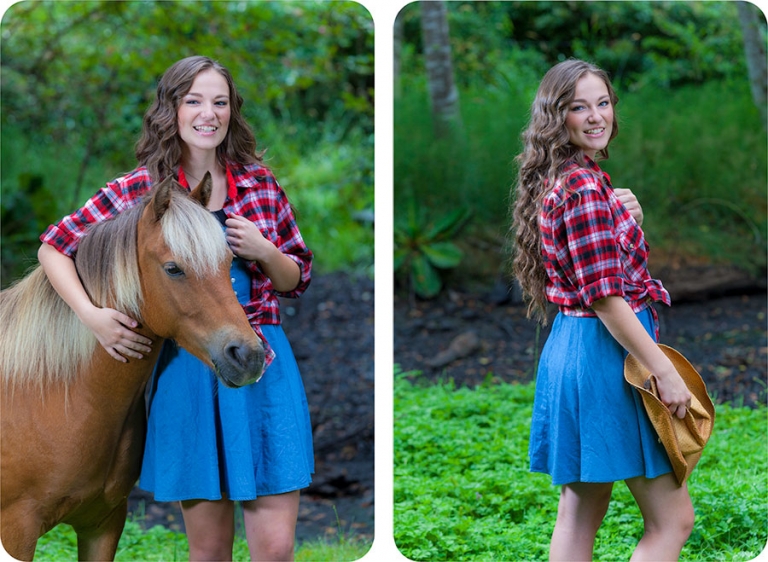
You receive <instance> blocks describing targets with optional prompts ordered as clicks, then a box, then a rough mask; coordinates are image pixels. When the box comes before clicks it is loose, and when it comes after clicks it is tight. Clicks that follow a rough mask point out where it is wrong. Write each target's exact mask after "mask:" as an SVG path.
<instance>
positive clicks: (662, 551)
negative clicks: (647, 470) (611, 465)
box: [627, 473, 694, 562]
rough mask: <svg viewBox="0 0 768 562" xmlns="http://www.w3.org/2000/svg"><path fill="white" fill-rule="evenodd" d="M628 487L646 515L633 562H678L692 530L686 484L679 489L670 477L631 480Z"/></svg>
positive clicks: (692, 514)
mask: <svg viewBox="0 0 768 562" xmlns="http://www.w3.org/2000/svg"><path fill="white" fill-rule="evenodd" d="M627 487H629V491H630V492H632V495H633V496H634V498H635V501H636V502H637V505H638V507H639V508H640V513H642V514H643V523H644V527H645V533H644V534H643V537H642V539H640V542H639V543H638V545H637V548H636V549H635V552H634V554H633V555H632V560H636V561H641V560H652V561H654V562H666V561H668V560H677V559H678V558H679V557H680V551H681V550H682V549H683V546H685V542H686V541H687V540H688V537H689V536H690V535H691V531H692V530H693V521H694V513H693V504H692V503H691V496H690V494H689V493H688V486H687V484H685V485H683V486H682V487H680V486H678V485H677V480H675V477H674V475H673V474H672V473H669V474H664V475H663V476H659V477H658V478H653V479H648V478H644V477H638V478H631V479H629V480H627Z"/></svg>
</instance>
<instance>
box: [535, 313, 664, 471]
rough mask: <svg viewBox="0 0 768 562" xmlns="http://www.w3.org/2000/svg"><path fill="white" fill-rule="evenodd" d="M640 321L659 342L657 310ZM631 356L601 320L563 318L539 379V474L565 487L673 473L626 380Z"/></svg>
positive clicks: (555, 326) (545, 354)
mask: <svg viewBox="0 0 768 562" xmlns="http://www.w3.org/2000/svg"><path fill="white" fill-rule="evenodd" d="M637 317H638V319H639V320H640V321H641V322H642V324H643V326H644V327H645V329H646V330H647V331H648V333H649V334H650V335H651V337H653V338H654V339H655V335H654V332H655V330H654V320H653V316H652V313H651V310H650V309H646V310H644V311H642V312H639V313H638V314H637ZM626 356H627V352H626V351H625V350H624V348H623V347H621V345H619V343H618V342H617V341H616V340H615V339H614V338H613V336H611V334H610V333H609V332H608V330H607V328H606V327H605V326H604V325H603V323H602V322H601V321H600V320H599V319H598V318H584V317H573V316H566V315H564V314H562V313H560V314H558V315H557V317H556V318H555V321H554V323H553V325H552V330H551V332H550V335H549V337H548V339H547V342H546V344H545V345H544V349H543V350H542V354H541V359H540V360H539V366H538V371H537V374H536V394H535V398H534V404H533V417H532V420H531V435H530V443H529V456H530V469H531V471H532V472H542V473H545V474H549V475H550V476H551V477H552V483H553V484H556V485H559V484H569V483H573V482H595V483H597V482H615V481H617V480H626V479H628V478H634V477H637V476H645V477H647V478H655V477H657V476H661V475H662V474H665V473H667V472H671V471H672V465H671V464H670V462H669V458H668V457H667V454H666V451H665V450H664V447H663V446H662V444H661V443H660V442H659V439H658V436H657V434H656V431H655V430H654V429H653V426H652V425H651V422H650V420H649V418H648V415H647V414H646V413H645V408H644V407H643V402H642V399H641V398H640V397H639V396H638V395H637V392H636V391H634V390H633V389H632V387H631V386H630V385H629V384H628V383H627V382H626V381H625V380H624V359H625V358H626Z"/></svg>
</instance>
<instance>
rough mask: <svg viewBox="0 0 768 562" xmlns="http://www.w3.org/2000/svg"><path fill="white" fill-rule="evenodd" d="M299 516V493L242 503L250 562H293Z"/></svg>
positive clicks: (263, 497) (265, 497)
mask: <svg viewBox="0 0 768 562" xmlns="http://www.w3.org/2000/svg"><path fill="white" fill-rule="evenodd" d="M298 517H299V491H298V490H296V491H295V492H288V493H287V494H277V495H274V496H262V497H260V498H258V499H255V500H252V501H246V502H243V519H244V520H245V536H246V537H247V539H248V551H249V552H250V555H251V560H254V561H257V560H258V561H270V562H275V561H291V560H293V548H294V544H295V540H296V520H297V519H298Z"/></svg>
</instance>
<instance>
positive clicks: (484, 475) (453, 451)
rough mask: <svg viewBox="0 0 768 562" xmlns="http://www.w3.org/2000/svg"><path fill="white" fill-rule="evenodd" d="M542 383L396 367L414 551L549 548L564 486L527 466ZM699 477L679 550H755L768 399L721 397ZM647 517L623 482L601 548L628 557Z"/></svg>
mask: <svg viewBox="0 0 768 562" xmlns="http://www.w3.org/2000/svg"><path fill="white" fill-rule="evenodd" d="M533 394H534V387H533V385H532V384H523V385H520V384H494V385H491V384H489V385H483V386H480V387H477V388H473V389H468V388H458V389H457V388H455V387H454V385H453V384H452V383H451V382H444V383H440V384H435V385H427V384H420V382H419V378H418V372H412V373H402V372H399V371H397V369H396V372H395V414H394V418H395V427H394V450H395V466H394V500H395V505H394V531H395V541H396V543H397V545H398V548H399V549H400V551H401V552H402V553H403V554H404V555H405V556H406V557H408V558H411V559H414V560H456V561H458V560H484V561H485V560H546V559H547V554H548V547H549V539H550V535H551V533H552V529H553V526H554V522H555V517H556V514H557V503H558V496H559V488H557V487H554V486H552V485H551V484H550V479H549V477H548V476H546V475H542V474H533V473H530V472H529V471H528V458H527V449H528V432H529V427H530V417H531V408H532V404H533ZM716 410H717V421H716V427H715V432H714V434H713V436H712V438H711V440H710V442H709V444H708V445H707V448H706V449H705V451H704V454H703V456H702V459H701V461H700V463H699V464H698V465H697V468H696V470H695V471H694V473H693V475H692V476H691V478H690V481H689V482H690V484H689V489H690V491H691V497H692V500H693V504H694V507H695V509H696V524H695V528H694V531H693V534H692V535H691V537H690V539H689V541H688V543H687V544H686V546H685V548H684V549H683V552H682V556H681V560H751V559H753V558H755V557H756V556H757V555H758V554H759V553H760V552H761V551H762V550H763V548H764V547H765V545H766V540H768V433H767V431H766V428H767V426H766V420H767V418H768V416H767V413H768V410H766V408H765V407H761V408H759V409H755V410H750V409H747V408H733V407H731V406H728V405H717V407H716ZM641 535H642V519H641V517H640V513H639V510H638V509H637V506H636V505H635V503H634V500H633V499H632V496H631V495H630V493H629V491H628V490H627V488H626V486H624V485H623V484H621V483H619V484H617V485H616V486H615V487H614V493H613V499H612V502H611V507H610V509H609V511H608V514H607V516H606V518H605V521H604V523H603V525H602V527H601V529H600V531H599V533H598V535H597V541H596V546H595V559H596V560H606V561H608V560H628V559H629V557H630V555H631V553H632V550H633V548H634V546H635V545H636V544H637V541H638V539H639V538H640V536H641Z"/></svg>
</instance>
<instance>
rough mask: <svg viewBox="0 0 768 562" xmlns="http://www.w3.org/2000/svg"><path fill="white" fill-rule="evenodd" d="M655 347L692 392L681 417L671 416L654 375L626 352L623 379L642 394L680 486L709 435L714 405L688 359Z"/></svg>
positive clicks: (693, 465) (667, 349) (698, 456)
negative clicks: (663, 354)
mask: <svg viewBox="0 0 768 562" xmlns="http://www.w3.org/2000/svg"><path fill="white" fill-rule="evenodd" d="M658 346H659V348H660V349H661V350H662V351H663V352H664V353H665V354H666V356H667V357H669V359H670V361H672V364H673V365H674V366H675V369H677V372H678V373H679V374H680V376H681V377H682V378H683V381H684V382H685V384H686V386H687V387H688V390H689V391H690V392H691V405H690V407H689V408H688V409H687V411H686V412H685V417H684V418H683V419H680V418H678V417H677V416H673V415H672V413H671V412H670V411H669V408H667V407H666V406H665V405H664V404H663V403H662V402H661V400H660V399H659V392H658V389H657V388H656V378H655V377H654V376H653V375H651V373H650V372H649V371H648V369H646V368H645V367H643V366H642V365H641V364H640V362H639V361H638V360H637V359H635V358H634V357H633V356H632V355H628V356H627V359H626V361H625V362H624V378H625V379H626V380H627V382H628V383H629V384H631V385H632V386H633V387H635V388H636V389H637V391H638V392H639V393H640V396H642V398H643V403H644V404H645V410H646V412H648V417H649V418H650V419H651V423H652V424H653V427H654V428H655V429H656V433H658V434H659V440H660V441H661V442H662V444H663V445H664V449H666V451H667V455H669V460H670V462H671V463H672V468H673V470H674V471H675V477H676V478H677V482H678V484H679V485H680V486H682V485H683V484H684V483H685V481H686V480H687V479H688V477H689V476H690V475H691V472H692V471H693V467H695V466H696V463H697V462H699V458H701V452H702V450H703V449H704V445H706V444H707V441H709V436H710V435H712V427H713V426H714V424H715V407H714V406H713V405H712V400H711V399H710V398H709V395H708V394H707V388H706V386H705V385H704V381H703V380H702V379H701V375H699V373H697V372H696V369H694V368H693V366H692V365H691V364H690V363H689V362H688V360H687V359H686V358H685V357H683V356H682V355H681V354H680V352H678V351H677V350H675V349H672V348H671V347H669V346H666V345H662V344H658Z"/></svg>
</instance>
